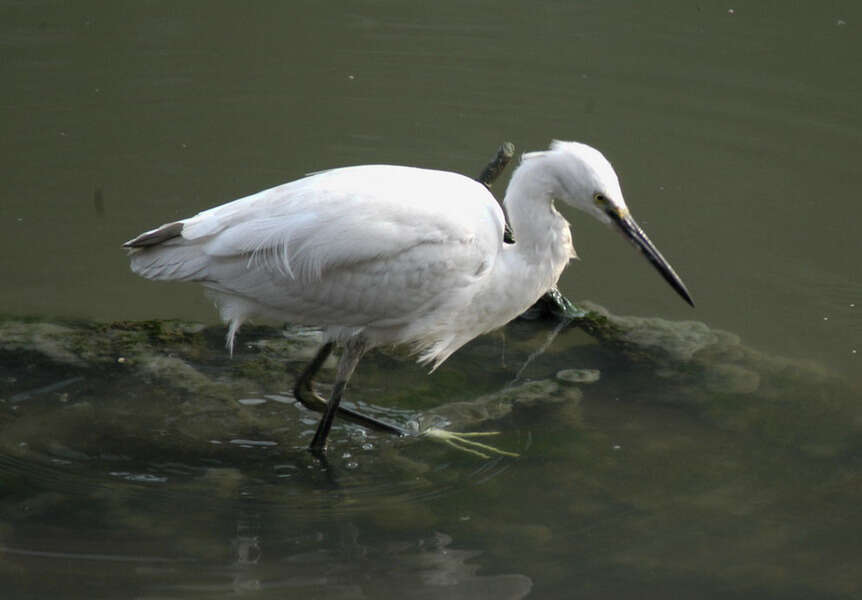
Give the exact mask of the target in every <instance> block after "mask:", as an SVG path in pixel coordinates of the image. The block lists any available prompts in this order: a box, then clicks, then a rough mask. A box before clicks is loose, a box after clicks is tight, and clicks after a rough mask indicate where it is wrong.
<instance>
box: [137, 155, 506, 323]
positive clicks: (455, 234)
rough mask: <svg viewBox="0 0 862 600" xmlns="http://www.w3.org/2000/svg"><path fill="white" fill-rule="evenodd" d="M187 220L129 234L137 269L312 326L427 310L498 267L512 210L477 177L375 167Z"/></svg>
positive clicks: (395, 318)
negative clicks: (506, 221) (508, 212)
mask: <svg viewBox="0 0 862 600" xmlns="http://www.w3.org/2000/svg"><path fill="white" fill-rule="evenodd" d="M179 223H181V224H182V230H181V234H180V235H178V236H169V235H167V234H169V233H170V234H174V233H176V232H177V225H176V223H171V224H168V225H165V226H163V228H159V229H156V230H153V231H150V232H146V233H144V234H142V235H141V236H139V237H138V238H136V239H135V240H131V241H130V242H127V246H129V247H130V248H131V250H130V254H131V255H132V256H131V258H132V269H133V270H134V271H135V272H137V273H139V274H141V275H143V276H145V277H149V278H151V279H180V280H192V281H202V282H204V283H205V285H207V287H209V288H211V289H213V290H215V291H216V292H217V293H220V294H222V295H224V296H225V297H236V298H244V299H245V300H244V301H243V302H242V303H241V304H242V307H243V309H242V311H239V309H236V310H234V312H237V311H238V312H243V311H244V312H246V313H250V312H251V309H250V308H248V307H250V306H256V307H257V308H258V310H257V311H256V312H262V313H266V314H269V315H270V316H273V315H279V316H282V317H283V318H286V319H289V320H294V321H297V322H303V323H307V324H316V325H328V326H345V327H364V326H370V325H372V324H378V325H379V324H381V323H391V324H392V325H395V324H396V323H403V322H404V321H405V320H407V319H411V318H416V316H417V315H419V314H422V311H427V310H430V309H431V308H433V306H434V305H435V303H437V304H439V303H440V302H443V301H445V298H446V297H447V296H448V295H451V292H452V291H453V290H456V289H458V288H463V287H465V286H467V285H468V284H469V283H470V282H471V281H474V280H475V279H476V278H477V277H481V276H482V275H483V274H484V273H486V272H487V271H488V270H490V268H491V267H492V266H493V262H494V260H495V258H496V253H497V251H498V249H499V246H500V245H501V243H502V236H503V226H504V218H503V214H502V211H501V210H500V208H499V206H498V204H497V203H496V201H495V200H494V198H493V197H492V196H491V195H490V193H489V192H488V191H487V190H486V189H485V187H484V186H482V185H481V184H479V183H478V182H475V181H473V180H471V179H469V178H467V177H464V176H461V175H457V174H455V173H448V172H443V171H431V170H424V169H415V168H410V167H395V166H388V165H370V166H363V167H347V168H342V169H335V170H332V171H325V172H322V173H318V174H315V175H312V176H309V177H306V178H303V179H300V180H297V181H294V182H290V183H287V184H284V185H281V186H278V187H275V188H272V189H269V190H265V191H262V192H259V193H257V194H254V195H252V196H248V197H246V198H242V199H239V200H236V201H234V202H230V203H227V204H224V205H222V206H218V207H215V208H212V209H209V210H206V211H204V212H201V213H199V214H198V215H196V216H194V217H191V218H189V219H185V220H182V221H179ZM167 228H171V229H170V230H168V229H167ZM162 229H165V232H163V233H160V231H161V230H162ZM161 237H163V238H165V239H164V241H162V242H161V243H153V241H154V240H156V241H157V240H159V239H160V238H161ZM136 240H144V241H146V242H147V243H148V244H151V245H143V244H136V243H135V242H136ZM222 312H223V316H225V310H223V311H222ZM231 314H232V313H231ZM242 318H243V317H241V316H239V317H238V316H235V315H234V316H230V317H229V319H228V320H231V322H232V323H235V322H236V321H237V320H238V319H239V320H241V319H242ZM381 326H382V325H381Z"/></svg>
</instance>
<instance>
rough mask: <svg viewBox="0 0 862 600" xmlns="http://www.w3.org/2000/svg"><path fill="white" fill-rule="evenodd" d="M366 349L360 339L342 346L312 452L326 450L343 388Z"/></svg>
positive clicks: (313, 440)
mask: <svg viewBox="0 0 862 600" xmlns="http://www.w3.org/2000/svg"><path fill="white" fill-rule="evenodd" d="M366 348H367V344H366V343H365V340H363V339H362V338H360V337H356V338H352V339H350V340H348V341H347V343H346V344H345V345H344V354H342V355H341V359H340V360H339V361H338V368H337V369H336V372H335V387H333V389H332V396H331V397H330V398H329V402H328V403H327V404H326V411H325V412H324V413H323V418H322V419H320V424H319V425H318V426H317V431H315V432H314V439H312V440H311V451H312V452H315V453H319V452H322V451H323V450H324V449H325V448H326V437H327V436H328V435H329V429H330V428H331V427H332V421H333V419H335V413H336V412H338V404H339V402H341V397H342V396H343V395H344V388H345V387H347V382H348V381H349V380H350V376H351V375H353V371H354V370H355V369H356V365H358V364H359V359H360V358H362V355H363V354H365V350H366ZM318 355H320V352H318Z"/></svg>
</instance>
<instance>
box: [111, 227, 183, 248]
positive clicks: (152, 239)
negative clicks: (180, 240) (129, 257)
mask: <svg viewBox="0 0 862 600" xmlns="http://www.w3.org/2000/svg"><path fill="white" fill-rule="evenodd" d="M182 233H183V223H182V222H181V221H176V222H174V223H167V224H165V225H162V226H161V227H159V228H157V229H153V230H151V231H146V232H144V233H142V234H141V235H139V236H138V237H136V238H132V239H131V240H129V241H128V242H125V243H124V244H123V248H146V247H147V246H158V245H159V244H161V243H163V242H166V241H168V240H170V239H173V238H175V237H179V236H180V235H182Z"/></svg>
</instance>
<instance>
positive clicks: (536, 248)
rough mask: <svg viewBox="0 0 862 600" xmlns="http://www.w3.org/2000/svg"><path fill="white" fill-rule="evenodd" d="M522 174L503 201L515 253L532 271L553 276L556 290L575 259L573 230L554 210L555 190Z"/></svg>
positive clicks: (512, 183) (513, 182)
mask: <svg viewBox="0 0 862 600" xmlns="http://www.w3.org/2000/svg"><path fill="white" fill-rule="evenodd" d="M521 170H522V169H519V171H518V172H516V174H515V176H514V177H513V178H512V181H511V183H510V184H509V188H508V189H507V190H506V198H505V200H504V201H503V206H504V209H505V211H506V215H507V217H508V219H509V225H510V226H511V228H512V234H513V237H514V238H515V250H516V251H517V255H518V258H519V259H520V260H521V261H523V262H524V263H525V264H526V265H527V266H528V267H531V268H534V269H538V270H539V271H540V272H545V271H547V272H548V273H549V274H552V276H553V282H552V283H551V284H550V285H551V286H553V285H555V284H556V282H557V278H559V276H560V273H562V271H563V268H565V266H566V264H567V263H568V262H569V260H570V259H572V258H574V257H575V249H574V246H573V245H572V234H571V229H570V227H569V223H568V221H566V219H565V218H564V217H563V215H561V214H560V213H559V212H558V211H557V209H556V207H555V206H554V195H555V194H554V189H553V186H552V185H551V184H550V183H549V182H547V181H544V180H541V179H536V178H534V177H519V176H518V175H519V174H522V173H520V171H521ZM549 287H550V286H549Z"/></svg>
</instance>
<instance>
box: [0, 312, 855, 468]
mask: <svg viewBox="0 0 862 600" xmlns="http://www.w3.org/2000/svg"><path fill="white" fill-rule="evenodd" d="M581 306H582V307H583V308H585V309H586V310H585V311H584V313H583V315H582V316H580V317H578V318H576V319H574V320H571V321H567V322H565V324H568V326H569V329H568V330H564V331H562V333H560V335H559V338H557V339H556V340H553V343H551V342H552V338H553V335H552V336H550V337H549V336H548V333H547V332H548V331H550V328H549V327H548V326H547V325H546V324H545V323H543V322H529V323H524V322H522V323H520V324H519V325H518V328H520V330H519V331H520V333H521V334H525V335H527V336H528V337H530V338H535V337H538V338H540V339H536V340H528V341H527V342H519V341H518V340H517V339H514V340H513V341H511V342H509V343H507V345H506V346H505V347H500V346H499V339H498V338H496V337H494V336H489V337H486V338H482V339H480V340H477V341H476V342H474V343H473V344H470V345H468V346H467V347H466V348H464V349H463V350H462V351H461V352H460V353H459V354H458V355H456V357H454V358H453V359H452V362H453V363H455V367H454V368H445V369H441V372H438V373H436V374H435V375H434V377H433V378H429V377H426V376H425V375H423V374H422V373H421V372H420V371H418V370H417V369H416V367H414V366H411V364H410V363H408V362H405V361H404V360H402V357H401V355H399V354H397V353H395V354H389V353H386V352H384V353H382V354H380V353H378V354H377V356H376V358H375V357H374V356H372V357H371V358H370V359H369V360H368V361H367V362H363V365H362V367H360V378H359V379H357V381H355V382H354V386H353V388H352V390H351V394H350V397H349V398H348V400H354V401H360V402H361V406H362V410H365V411H368V412H371V413H372V414H375V415H376V416H378V417H380V418H384V419H391V420H394V421H396V422H398V423H399V424H401V425H402V426H405V427H406V428H407V429H412V430H414V431H417V432H421V431H423V430H424V429H426V428H427V427H439V426H441V425H442V426H445V427H447V428H451V429H455V430H459V429H460V430H463V429H465V428H480V429H481V428H483V427H484V426H483V424H484V423H493V422H495V421H499V420H500V419H503V418H505V417H507V416H508V415H510V414H511V413H512V411H513V410H521V409H528V408H529V407H531V406H533V407H535V406H537V405H553V404H559V403H563V404H568V405H571V406H570V407H568V408H565V409H562V412H561V413H560V414H566V415H569V414H572V415H576V414H577V412H578V410H577V406H578V405H579V403H580V401H581V399H582V397H583V393H582V391H581V389H580V387H579V386H581V385H586V384H589V386H590V387H589V389H590V392H589V397H590V398H599V397H601V396H602V395H605V394H614V395H615V396H616V397H623V398H625V399H626V400H627V401H634V402H649V403H657V404H666V405H676V406H684V407H688V408H689V409H696V410H697V411H699V412H700V413H701V414H702V416H703V417H706V418H709V419H712V420H714V421H715V422H716V423H717V424H718V425H720V426H721V427H727V428H731V429H737V430H745V429H750V428H759V429H761V430H762V431H763V434H764V435H767V436H770V437H773V438H775V439H776V441H778V440H781V443H793V444H797V445H798V446H800V447H803V448H809V449H810V450H811V451H812V452H817V453H821V454H823V453H826V454H834V453H836V452H841V451H845V450H847V448H848V446H847V444H851V443H852V440H853V439H855V438H854V436H855V435H856V434H855V433H852V432H848V433H847V434H846V435H841V436H836V435H835V434H834V431H833V429H834V423H835V420H839V421H840V422H842V423H845V422H848V420H849V422H854V421H853V419H854V418H856V415H855V413H854V412H853V411H854V410H855V407H853V406H848V405H847V403H846V402H845V401H843V400H835V399H834V398H838V397H842V398H843V397H845V396H846V395H845V396H841V395H840V394H836V393H833V392H834V391H835V390H839V389H843V386H845V384H844V383H843V382H842V381H841V380H840V379H839V378H838V377H836V376H834V375H832V374H829V373H828V372H827V371H825V370H824V369H822V368H820V367H818V366H817V365H813V364H811V363H807V362H804V361H793V360H789V359H783V358H777V357H772V356H768V355H764V354H763V353H761V352H758V351H756V350H753V349H751V348H748V347H746V346H744V345H743V344H741V342H740V340H739V338H738V336H735V335H733V334H731V333H727V332H723V331H718V330H714V329H711V328H709V327H708V326H706V325H705V324H703V323H698V322H690V321H684V322H674V321H667V320H663V319H656V318H652V319H647V318H641V317H620V316H615V315H611V314H609V313H608V312H607V311H605V310H604V309H602V308H601V307H599V306H595V305H591V304H587V303H585V304H582V305H581ZM560 329H561V328H560V327H559V326H558V327H557V330H554V332H555V333H556V332H557V331H558V330H560ZM578 330H580V331H586V332H587V333H588V334H589V336H590V338H582V337H578V336H579V334H578V333H577V331H578ZM223 331H224V329H223V328H221V327H204V326H202V325H200V324H197V323H190V322H182V321H143V322H114V323H93V322H83V321H68V322H59V323H45V322H39V321H35V320H7V321H3V322H0V354H2V355H3V357H4V360H3V362H2V366H0V369H2V377H0V400H2V401H3V402H4V403H5V404H6V407H7V409H9V410H10V411H12V412H8V411H7V413H6V414H5V415H3V416H2V417H0V418H2V422H4V423H7V424H8V426H9V427H10V428H11V429H13V430H17V431H18V433H17V434H16V435H12V432H11V431H7V435H6V439H8V440H15V439H18V440H24V439H25V438H26V434H25V432H26V431H30V430H31V429H32V427H37V425H36V424H35V423H34V424H32V427H31V425H27V420H28V419H27V417H28V416H32V417H33V418H36V416H37V417H38V420H39V421H38V423H41V425H40V426H41V427H45V426H49V424H51V423H54V424H55V425H56V426H57V427H59V426H60V425H59V424H60V423H66V424H67V426H69V427H71V428H72V429H74V430H75V432H76V436H77V437H76V440H77V442H76V447H77V448H78V449H80V450H81V451H83V452H85V453H87V452H88V450H87V448H86V446H85V445H82V444H81V440H88V439H94V436H93V435H92V434H91V435H82V434H81V431H82V430H84V429H87V427H88V425H89V428H90V430H92V429H93V427H92V426H93V424H94V423H98V422H104V423H103V425H104V432H105V433H104V435H106V436H108V437H113V436H116V437H119V438H125V437H126V436H131V437H133V438H136V439H144V438H146V436H147V433H146V431H147V430H148V429H149V430H150V431H163V432H167V433H166V434H165V435H163V436H162V438H163V439H161V441H160V443H164V444H167V446H171V445H173V447H175V448H179V447H186V448H188V447H189V446H190V445H191V446H194V445H195V444H200V443H202V441H203V442H204V443H207V444H209V445H210V446H217V445H218V444H219V443H221V444H224V443H230V441H231V440H235V439H239V440H244V439H251V440H254V439H260V440H262V441H264V442H267V443H270V442H276V443H277V444H279V445H280V446H282V447H284V446H286V447H290V448H294V447H295V448H299V447H303V446H304V445H305V444H306V443H307V439H308V438H307V436H308V435H309V433H310V431H311V430H312V429H313V427H314V425H315V423H316V421H317V418H318V415H317V414H316V413H312V412H310V411H308V410H307V409H306V408H305V407H303V406H301V405H298V404H297V403H296V402H295V400H294V399H293V396H292V393H291V392H290V390H291V389H292V385H293V381H294V377H295V375H296V374H297V373H298V372H299V370H300V369H301V368H302V366H303V365H304V363H305V362H306V361H307V360H308V359H309V358H310V357H312V356H313V355H314V353H315V351H316V349H317V347H318V345H319V343H320V341H321V337H320V333H319V332H317V331H314V330H309V329H304V328H285V329H274V328H267V327H250V328H246V329H245V330H244V331H243V335H242V338H241V339H240V343H239V344H238V346H237V349H236V355H235V356H234V357H233V358H231V357H230V356H229V355H228V354H227V352H226V351H225V349H224V345H223ZM555 333H554V334H555ZM580 335H581V336H582V335H583V334H580ZM516 337H517V335H516ZM584 339H587V340H591V341H590V342H589V343H588V344H587V343H585V342H584ZM596 342H598V343H597V344H596ZM590 344H591V345H590ZM537 346H541V350H542V351H544V352H545V355H544V356H542V357H540V361H542V362H547V363H549V364H551V365H552V366H553V368H552V370H550V371H548V372H547V374H546V375H542V374H539V375H538V377H535V376H533V377H532V379H528V380H519V379H518V378H519V377H520V375H521V373H522V372H523V371H524V366H525V365H526V364H528V363H530V362H531V361H537V351H536V350H535V348H536V347H537ZM528 353H529V356H527V357H525V355H526V354H528ZM502 355H505V359H501V360H498V359H496V358H495V357H497V356H502ZM596 357H599V358H598V359H597V358H596ZM594 360H599V362H600V363H601V364H599V365H596V364H590V363H591V362H592V361H594ZM459 361H460V362H459ZM523 361H526V362H525V363H524V366H519V365H520V364H521V362H523ZM572 361H576V362H575V363H573V362H572ZM578 362H581V364H577V363H578ZM585 363H586V364H585ZM595 366H600V367H601V368H599V369H596V368H592V367H595ZM588 367H589V368H588ZM411 369H412V370H411ZM480 370H481V371H483V373H482V377H477V376H476V375H478V374H479V371H480ZM513 372H514V373H516V375H515V379H514V380H513V379H512V373H513ZM600 373H601V374H602V375H603V376H601V377H600V375H599V374H600ZM326 374H327V373H326V372H324V378H325V376H326ZM800 386H808V387H810V388H811V393H813V394H817V396H818V398H819V399H820V401H819V402H817V403H809V402H807V401H801V400H799V398H800V394H799V393H798V392H799V388H800ZM326 389H327V388H326V383H325V382H322V383H321V390H322V391H323V392H325V391H326ZM830 390H832V392H830ZM790 392H793V393H790ZM435 393H437V394H440V393H442V394H443V396H442V397H439V396H438V397H437V400H436V401H431V403H430V404H429V403H428V402H425V403H421V402H420V403H418V404H417V403H416V397H417V396H428V397H429V399H433V398H434V394H435ZM25 403H26V404H27V405H28V408H30V410H28V411H26V413H27V414H23V413H20V412H19V414H18V415H17V416H16V415H15V414H14V413H15V411H16V406H17V405H22V404H25ZM31 405H32V406H31ZM72 407H76V408H74V409H73V408H72ZM67 409H68V410H67ZM788 409H789V410H792V412H793V415H794V416H793V417H792V418H791V417H788V415H787V414H786V413H787V411H788ZM557 410H560V409H557ZM572 410H575V412H574V413H573V412H572ZM58 411H59V412H58ZM88 411H89V412H88ZM824 412H825V413H826V414H827V416H829V417H830V418H829V419H826V420H825V424H824V419H822V418H818V419H816V420H815V422H814V423H813V422H812V418H813V417H814V416H815V413H817V415H819V416H823V414H824ZM91 413H93V414H91ZM82 415H83V416H82ZM567 418H568V417H567ZM578 419H579V417H578V416H575V417H574V421H572V423H573V424H574V423H577V421H578ZM411 424H413V425H412V427H411ZM340 425H344V427H342V428H341V429H340V430H341V431H342V432H344V431H346V432H347V433H348V434H349V432H350V431H355V430H356V428H355V427H354V426H347V425H346V424H340ZM142 426H143V430H144V433H142V432H141V430H142ZM851 429H852V428H851ZM339 435H344V433H336V436H339ZM60 437H63V436H60ZM380 439H381V440H386V439H387V438H386V436H383V437H381V438H380ZM211 441H212V442H213V443H210V442H211ZM66 446H68V447H71V446H72V444H66ZM213 451H214V450H213V449H212V448H211V449H210V452H213Z"/></svg>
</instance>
